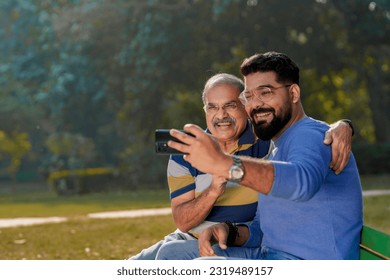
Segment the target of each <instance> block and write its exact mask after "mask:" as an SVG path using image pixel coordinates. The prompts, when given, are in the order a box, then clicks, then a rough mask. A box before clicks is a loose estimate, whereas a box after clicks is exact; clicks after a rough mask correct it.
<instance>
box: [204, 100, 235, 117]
mask: <svg viewBox="0 0 390 280" xmlns="http://www.w3.org/2000/svg"><path fill="white" fill-rule="evenodd" d="M240 101H241V100H240ZM211 104H213V105H214V107H215V108H216V110H215V111H211V112H210V111H208V110H207V107H208V106H209V105H210V103H208V104H205V105H204V106H203V110H204V111H205V112H206V114H216V113H218V112H219V110H220V109H222V110H223V111H226V112H234V111H236V110H237V109H238V107H239V106H240V105H242V101H241V102H238V101H229V102H226V103H225V104H223V105H222V106H219V105H215V104H214V103H211ZM233 104H235V107H234V108H229V107H228V106H231V105H233Z"/></svg>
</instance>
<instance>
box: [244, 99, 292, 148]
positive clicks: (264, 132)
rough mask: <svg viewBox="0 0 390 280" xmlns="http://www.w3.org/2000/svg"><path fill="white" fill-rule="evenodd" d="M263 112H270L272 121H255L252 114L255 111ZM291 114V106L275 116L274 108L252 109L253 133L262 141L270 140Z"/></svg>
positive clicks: (288, 119)
mask: <svg viewBox="0 0 390 280" xmlns="http://www.w3.org/2000/svg"><path fill="white" fill-rule="evenodd" d="M265 112H270V113H272V115H273V116H274V117H273V119H272V121H271V122H270V123H267V122H265V121H259V122H257V123H256V122H255V120H254V115H255V114H256V113H265ZM291 115H292V112H291V106H288V108H286V110H285V111H284V114H282V115H280V116H276V114H275V110H274V109H265V108H264V109H263V108H260V109H254V110H252V112H251V119H252V123H253V128H254V131H255V134H256V135H257V137H259V139H261V140H263V141H268V140H271V139H272V138H273V137H274V136H275V135H276V134H277V133H278V132H279V131H280V130H282V129H283V127H285V126H286V124H287V123H288V122H289V121H290V120H291Z"/></svg>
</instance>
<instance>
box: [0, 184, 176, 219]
mask: <svg viewBox="0 0 390 280" xmlns="http://www.w3.org/2000/svg"><path fill="white" fill-rule="evenodd" d="M169 205H170V202H169V194H168V190H165V189H160V190H142V191H140V190H138V191H125V192H112V193H96V194H88V195H80V196H57V194H56V193H55V192H53V191H32V192H28V191H25V192H21V193H15V194H12V193H7V194H3V195H0V218H15V217H47V216H65V217H69V216H78V215H85V214H88V213H93V212H103V211H115V210H131V209H141V208H161V207H169Z"/></svg>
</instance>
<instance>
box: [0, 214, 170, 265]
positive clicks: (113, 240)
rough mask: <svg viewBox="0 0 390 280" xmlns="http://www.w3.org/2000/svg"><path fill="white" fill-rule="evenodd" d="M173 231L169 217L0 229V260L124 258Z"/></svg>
mask: <svg viewBox="0 0 390 280" xmlns="http://www.w3.org/2000/svg"><path fill="white" fill-rule="evenodd" d="M174 229H175V226H174V224H173V221H172V218H171V216H169V215H168V216H159V217H143V218H132V219H103V220H100V219H97V220H92V219H75V220H72V221H69V222H66V223H61V224H47V225H39V226H31V227H19V228H6V229H0V238H1V240H2V242H1V243H0V259H2V260H5V259H9V260H11V259H27V260H36V259H45V260H51V259H53V260H59V259H60V260H100V259H117V260H121V259H127V258H129V257H130V256H132V255H134V254H136V253H138V252H139V251H141V250H142V249H143V248H146V247H148V246H150V245H152V244H154V243H155V242H157V241H158V240H160V239H161V238H163V237H164V236H165V235H166V234H168V233H170V232H172V231H173V230H174Z"/></svg>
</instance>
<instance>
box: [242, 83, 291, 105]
mask: <svg viewBox="0 0 390 280" xmlns="http://www.w3.org/2000/svg"><path fill="white" fill-rule="evenodd" d="M292 85H293V84H291V85H283V86H280V87H273V86H258V87H257V88H254V89H252V90H249V91H248V90H244V91H243V92H241V93H240V96H239V98H240V101H241V103H242V104H244V105H246V104H249V103H251V102H253V100H254V99H253V100H252V101H249V102H248V100H247V98H246V97H245V94H246V93H251V94H252V97H255V98H257V100H260V101H262V102H267V101H270V100H272V98H273V96H274V90H277V89H281V88H288V87H291V86H292ZM263 89H269V92H270V96H269V98H266V100H264V96H263V95H261V93H260V94H257V92H256V91H259V90H263ZM253 91H255V93H252V92H253Z"/></svg>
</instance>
